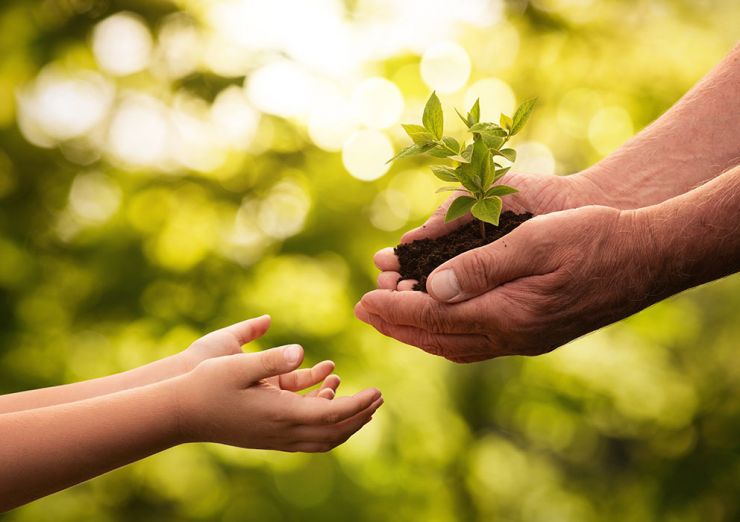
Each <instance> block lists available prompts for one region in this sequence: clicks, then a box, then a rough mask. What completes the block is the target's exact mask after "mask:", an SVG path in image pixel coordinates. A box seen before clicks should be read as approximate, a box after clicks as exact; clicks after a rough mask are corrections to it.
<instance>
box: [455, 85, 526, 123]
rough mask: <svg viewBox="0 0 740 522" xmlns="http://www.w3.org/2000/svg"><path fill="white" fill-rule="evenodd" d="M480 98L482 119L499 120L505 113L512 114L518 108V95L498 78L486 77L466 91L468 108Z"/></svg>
mask: <svg viewBox="0 0 740 522" xmlns="http://www.w3.org/2000/svg"><path fill="white" fill-rule="evenodd" d="M476 98H480V110H481V112H480V115H481V116H480V117H481V121H495V122H497V121H498V120H499V116H500V115H501V113H502V112H503V113H504V114H508V115H509V116H511V115H512V113H513V112H514V110H516V97H515V96H514V91H512V90H511V87H509V85H508V84H507V83H506V82H504V81H503V80H499V79H498V78H484V79H482V80H478V81H477V82H475V83H474V84H473V85H471V86H470V87H468V89H467V90H466V91H465V108H466V110H467V109H468V108H469V107H471V106H472V105H473V103H475V100H476Z"/></svg>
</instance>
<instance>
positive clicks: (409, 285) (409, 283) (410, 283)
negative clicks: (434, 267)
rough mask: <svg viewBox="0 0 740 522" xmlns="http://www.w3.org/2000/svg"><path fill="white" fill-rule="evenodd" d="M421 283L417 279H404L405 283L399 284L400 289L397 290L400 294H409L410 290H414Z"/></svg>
mask: <svg viewBox="0 0 740 522" xmlns="http://www.w3.org/2000/svg"><path fill="white" fill-rule="evenodd" d="M418 282H419V281H417V280H416V279H404V280H403V281H399V282H398V287H397V288H396V289H397V290H398V291H399V292H407V291H409V290H413V289H414V285H416V284H417V283H418Z"/></svg>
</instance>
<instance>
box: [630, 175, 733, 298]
mask: <svg viewBox="0 0 740 522" xmlns="http://www.w3.org/2000/svg"><path fill="white" fill-rule="evenodd" d="M633 213H634V217H635V220H636V222H637V223H639V224H640V225H638V227H637V230H638V233H641V234H644V235H645V236H646V237H648V238H650V240H651V242H652V245H653V252H654V254H653V255H654V258H655V263H653V268H654V274H656V285H657V287H656V288H655V291H656V292H657V293H661V294H663V296H667V295H671V294H674V293H677V292H680V291H682V290H685V289H687V288H691V287H693V286H696V285H700V284H702V283H706V282H708V281H712V280H714V279H719V278H721V277H724V276H726V275H729V274H732V273H735V272H737V271H740V165H739V166H736V167H734V168H733V169H731V170H729V171H727V172H725V173H724V174H722V175H720V176H719V177H717V178H715V179H713V180H711V181H709V182H707V183H706V184H704V185H702V186H701V187H698V188H696V189H694V190H692V191H690V192H687V193H686V194H683V195H681V196H678V197H675V198H673V199H670V200H668V201H665V202H664V203H661V204H659V205H653V206H650V207H646V208H643V209H639V210H636V211H633Z"/></svg>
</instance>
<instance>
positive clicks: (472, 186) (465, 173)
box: [455, 163, 483, 194]
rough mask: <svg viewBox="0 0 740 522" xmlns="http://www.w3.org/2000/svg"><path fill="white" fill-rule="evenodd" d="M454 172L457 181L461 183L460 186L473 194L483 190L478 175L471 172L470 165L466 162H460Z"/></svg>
mask: <svg viewBox="0 0 740 522" xmlns="http://www.w3.org/2000/svg"><path fill="white" fill-rule="evenodd" d="M455 174H456V175H457V179H458V181H459V182H460V183H462V186H463V187H465V188H466V189H468V190H469V191H470V192H472V193H473V194H476V193H481V192H483V189H482V187H481V186H480V180H479V179H478V176H477V175H476V174H473V173H472V171H471V170H470V166H469V165H468V164H467V163H461V164H460V166H459V167H457V168H456V169H455Z"/></svg>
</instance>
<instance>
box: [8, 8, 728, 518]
mask: <svg viewBox="0 0 740 522" xmlns="http://www.w3.org/2000/svg"><path fill="white" fill-rule="evenodd" d="M265 1H267V0H265ZM212 3H213V2H193V1H184V0H183V1H176V2H162V1H155V0H151V1H148V2H143V1H138V0H110V1H106V0H58V1H51V0H45V1H39V0H33V1H31V0H5V1H4V2H3V3H2V5H0V50H1V51H2V52H1V53H0V393H9V392H14V391H19V390H24V389H29V388H37V387H42V386H48V385H53V384H59V383H63V382H72V381H75V380H80V379H87V378H93V377H97V376H101V375H105V374H109V373H113V372H117V371H122V370H125V369H128V368H131V367H134V366H136V365H139V364H144V363H146V362H148V361H151V360H154V359H156V358H159V357H162V356H165V355H168V354H172V353H176V352H177V351H179V350H181V349H184V348H185V347H186V346H187V345H188V344H189V343H190V342H191V341H192V340H194V339H195V338H197V337H198V336H199V335H201V334H202V333H205V332H207V331H210V330H212V329H215V328H217V327H220V326H223V325H225V324H228V323H230V322H234V321H237V320H240V319H243V318H246V317H250V316H254V315H259V314H262V313H270V314H272V316H273V318H274V322H273V327H272V329H271V331H270V332H269V334H268V335H267V336H266V337H265V338H264V340H262V341H260V342H259V343H256V344H255V345H254V346H250V347H248V349H257V348H259V347H267V346H271V345H277V344H282V343H286V342H300V343H302V344H303V345H304V346H305V348H306V351H307V358H308V359H309V361H317V360H321V359H324V358H331V359H333V360H334V361H336V362H337V365H338V370H339V373H340V374H341V375H342V377H343V385H342V386H343V391H344V392H351V391H356V390H359V389H361V388H364V387H367V386H377V387H379V388H380V389H381V390H382V391H383V392H384V394H385V397H386V405H385V406H384V407H383V409H382V411H381V413H379V414H378V415H376V418H375V419H374V421H373V423H371V424H370V425H368V426H367V427H366V428H365V429H364V430H363V431H362V432H361V433H360V434H358V435H357V436H355V437H354V438H353V439H351V440H350V441H349V442H348V443H347V444H345V445H344V446H342V447H340V448H338V449H337V450H335V451H333V452H331V453H329V454H320V455H295V454H278V453H266V452H257V451H247V450H237V449H233V448H228V447H219V446H215V445H203V444H193V445H187V446H182V447H178V448H174V449H171V450H169V451H166V452H164V453H162V454H159V455H156V456H154V457H151V458H149V459H146V460H144V461H142V462H139V463H136V464H134V465H131V466H128V467H126V468H124V469H120V470H117V471H114V472H112V473H109V474H107V475H105V476H103V477H100V478H97V479H95V480H92V481H90V482H88V483H85V484H82V485H79V486H77V487H74V488H71V489H69V490H67V491H64V492H61V493H58V494H56V495H52V496H51V497H48V498H45V499H42V500H40V501H37V502H35V503H33V504H31V505H28V506H26V507H23V508H20V509H18V510H16V511H13V512H11V513H9V514H6V515H0V519H2V520H8V521H18V522H21V521H28V522H43V521H47V520H48V521H54V522H63V521H79V520H96V521H129V520H141V521H148V520H152V521H155V520H156V521H161V520H224V521H251V520H255V521H256V520H260V521H273V520H275V521H277V520H327V521H328V520H338V521H339V520H349V519H351V520H355V521H357V522H360V521H377V520H399V521H402V520H425V521H454V520H506V521H509V520H511V521H518V520H526V521H543V520H547V521H569V522H575V521H591V520H594V521H595V520H600V521H606V520H614V521H620V522H623V521H655V520H664V521H675V522H679V521H681V522H683V521H686V522H689V521H702V522H711V521H730V520H738V518H739V517H740V501H739V500H738V499H739V497H738V495H737V491H738V487H739V486H740V454H739V453H738V451H739V450H740V442H739V441H740V438H739V437H738V434H740V401H739V400H738V399H739V398H740V371H739V370H738V368H740V365H738V363H737V361H738V354H737V351H738V347H739V345H740V312H739V310H740V297H739V296H740V280H738V278H737V276H734V277H730V278H728V279H726V280H723V281H719V282H715V283H712V284H710V285H706V286H705V287H703V288H700V289H695V290H692V291H690V292H686V293H684V294H682V295H680V296H677V297H674V298H672V299H669V300H667V301H665V302H662V303H660V304H658V305H656V306H653V307H652V308H650V309H648V310H646V311H644V312H642V313H640V314H638V315H636V316H634V317H631V318H629V319H627V320H625V321H622V322H621V323H619V324H617V325H614V326H611V327H609V328H606V329H604V330H602V331H599V332H596V333H594V334H591V335H589V336H587V337H585V338H583V339H579V340H577V341H575V342H573V343H571V344H570V345H568V346H567V347H565V348H561V349H559V350H557V351H556V352H554V353H552V354H549V355H545V356H541V357H537V358H531V359H525V358H505V359H501V360H494V361H489V362H486V363H481V364H475V365H469V366H460V365H454V364H452V363H449V362H447V361H445V360H441V359H436V358H433V357H431V356H429V355H427V354H425V353H423V352H421V351H418V350H416V349H413V348H409V347H407V346H404V345H401V344H400V343H397V342H395V341H393V340H390V339H387V338H384V337H383V336H382V335H380V334H379V333H377V332H375V331H374V330H372V329H371V328H369V327H368V326H366V325H364V324H362V323H360V322H359V321H357V320H356V319H354V317H353V314H352V306H353V304H354V303H355V302H356V301H357V300H358V299H359V297H360V296H361V295H362V293H363V292H365V291H367V290H369V289H371V288H373V287H374V279H375V275H376V272H375V269H374V268H373V266H372V262H371V259H372V254H373V252H374V251H376V250H377V249H378V248H381V247H383V246H387V245H392V244H394V243H395V242H396V241H397V239H398V237H399V235H400V233H401V232H402V230H405V229H407V228H409V227H412V226H416V225H417V224H419V223H420V222H421V221H422V220H423V218H424V217H425V216H426V215H428V213H429V212H431V211H432V210H433V209H434V207H435V205H436V204H437V203H438V201H439V200H438V199H434V198H433V197H432V196H430V194H432V193H433V189H434V188H435V187H436V185H437V183H436V180H433V179H431V176H430V175H429V174H426V173H425V172H424V171H423V170H419V169H420V168H421V167H423V164H422V163H418V164H414V163H413V161H409V162H406V163H405V164H400V165H395V166H393V167H392V169H391V170H390V171H389V172H388V173H387V174H385V175H384V176H382V177H380V178H379V179H377V180H375V181H371V182H366V181H360V180H358V179H355V178H354V177H352V176H351V175H350V174H349V173H348V172H347V170H346V169H345V167H344V166H343V163H342V156H341V153H338V152H328V151H325V150H322V149H321V148H319V147H317V146H316V145H315V144H314V143H312V140H311V138H310V136H309V134H308V133H307V131H306V127H305V125H304V123H303V122H301V121H300V120H299V119H294V118H287V119H284V118H279V117H276V116H270V115H266V114H263V115H262V116H261V119H260V122H259V127H258V129H257V132H256V135H255V137H254V142H255V143H256V144H257V145H254V146H250V147H248V148H246V150H239V149H233V150H229V151H228V154H227V157H226V159H225V160H224V161H222V162H221V163H219V164H218V165H216V166H214V167H213V168H212V169H208V168H205V169H200V170H196V169H189V168H186V167H183V166H179V167H175V168H168V169H159V168H156V167H149V168H147V167H137V168H132V167H131V166H130V165H125V164H122V163H121V162H120V161H117V160H115V159H114V158H111V157H110V155H108V154H106V153H105V152H103V153H102V154H98V153H97V150H98V149H99V148H100V147H99V146H98V145H99V142H96V141H95V140H88V141H86V140H85V139H80V138H75V139H73V140H56V141H55V142H53V143H47V144H46V145H47V146H46V147H38V146H35V145H33V144H31V143H29V140H28V139H27V136H24V133H22V132H21V131H20V130H19V126H18V122H17V120H18V119H19V116H20V115H21V113H20V111H19V106H18V103H17V96H18V95H19V93H20V92H22V91H23V89H25V88H26V86H27V85H29V82H33V81H34V78H36V77H37V75H38V74H39V73H40V71H42V69H44V67H46V66H48V65H49V64H55V66H56V67H61V68H62V69H64V70H66V71H78V70H95V69H96V68H97V67H98V66H97V65H96V61H95V58H94V55H93V53H92V50H91V44H90V35H91V32H92V30H93V28H94V27H95V25H96V24H97V23H98V22H100V21H101V20H103V19H105V18H106V17H108V16H110V15H112V14H114V13H116V12H119V11H123V10H126V11H129V12H132V13H136V14H138V15H139V16H140V17H142V20H145V22H146V24H147V25H148V26H149V28H150V30H151V32H152V34H153V35H154V37H155V40H156V38H157V34H158V31H159V30H160V28H161V27H162V26H163V24H165V23H166V21H167V20H171V18H168V17H171V16H172V15H173V14H177V13H178V12H181V13H184V14H186V15H188V16H189V17H190V20H192V22H193V23H194V24H195V27H198V28H200V27H202V24H203V19H204V15H203V13H204V11H205V10H206V9H207V6H208V5H210V4H212ZM378 3H379V4H381V3H382V2H378ZM360 4H372V2H360V1H347V2H346V3H345V5H344V9H345V10H346V11H345V16H346V18H347V20H351V21H352V23H359V22H362V17H363V16H370V15H368V14H367V13H368V12H371V13H372V10H368V9H360V8H359V7H358V6H360ZM401 4H404V2H398V3H397V5H401ZM384 5H385V6H386V8H388V9H389V8H390V6H391V5H392V3H385V4H384ZM434 5H436V4H433V3H430V9H433V8H434ZM317 8H318V7H317ZM459 8H460V9H464V8H465V5H464V3H460V7H459ZM503 8H504V9H503V12H502V16H503V18H502V19H501V20H499V21H498V22H495V23H494V22H492V23H491V24H490V25H488V26H486V25H483V26H481V25H472V24H468V25H466V24H464V23H460V24H458V25H457V26H456V27H455V31H454V38H453V39H454V40H456V41H457V42H458V43H459V44H460V45H462V46H463V47H464V48H465V49H466V50H467V52H468V54H469V56H470V58H471V61H472V72H471V76H470V79H469V81H468V84H470V83H472V82H474V81H476V80H478V79H481V78H486V77H496V78H500V79H502V80H504V81H505V82H507V83H508V84H509V85H510V86H511V88H512V90H513V92H514V93H515V95H516V97H517V99H518V100H523V99H525V98H527V97H530V96H534V95H536V96H539V98H540V104H539V107H538V109H537V111H536V113H535V116H534V118H533V120H532V122H531V124H530V125H529V126H528V128H527V130H526V131H525V133H524V136H523V137H522V138H519V139H520V140H522V141H523V140H529V141H530V142H531V141H536V142H539V143H541V144H544V145H546V146H547V147H548V148H549V150H550V151H551V152H552V156H553V157H554V159H555V171H556V172H557V173H558V174H568V173H572V172H576V171H578V170H579V169H582V168H584V167H586V166H588V165H590V164H591V163H593V162H595V161H598V160H599V159H600V158H601V157H602V156H603V155H604V154H605V153H607V152H608V150H609V149H613V148H614V147H615V146H616V142H618V141H619V140H621V139H623V138H624V136H623V134H625V133H628V132H631V131H633V130H634V131H637V130H639V129H640V128H642V127H643V126H645V125H646V124H648V123H649V122H650V121H652V120H653V119H654V118H655V117H657V116H658V115H659V114H661V113H662V112H663V111H665V110H666V109H667V108H668V107H670V106H671V105H672V104H673V103H674V102H675V101H676V100H677V99H678V98H679V97H680V96H681V95H682V94H683V93H684V92H686V90H687V89H689V88H690V87H691V85H693V84H694V83H695V82H696V81H697V80H698V79H699V78H700V77H701V76H702V75H703V74H705V73H706V72H707V71H708V70H709V69H710V68H711V67H712V66H713V65H714V64H715V63H716V62H718V61H719V60H720V59H721V58H722V57H723V56H724V55H725V54H726V53H727V52H728V51H729V50H730V49H731V48H732V46H733V45H734V44H735V40H736V38H737V36H738V28H739V27H740V7H738V4H737V2H735V1H732V0H702V1H696V0H673V1H668V0H660V1H596V0H592V1H589V0H538V1H536V2H532V3H531V4H527V2H525V1H518V2H509V3H506V4H505V5H504V6H503ZM286 16H287V17H289V16H290V12H288V13H286ZM451 23H452V22H451ZM350 27H352V26H351V25H350ZM407 30H408V31H415V30H419V28H418V27H414V26H412V25H409V27H408V29H407ZM512 34H513V36H512ZM512 42H514V44H516V45H517V48H518V51H517V52H515V53H514V54H512V51H511V49H510V48H509V47H510V46H511V45H512ZM217 50H218V51H219V52H222V53H224V54H227V53H228V52H229V49H228V48H226V47H224V48H223V49H217ZM504 55H507V56H508V57H509V58H508V59H506V60H503V59H500V57H501V56H504ZM512 58H513V59H512ZM273 59H275V58H274V56H263V57H260V63H266V62H269V61H270V60H273ZM419 61H420V56H419V54H418V52H414V51H412V50H411V51H410V50H404V51H399V52H398V53H396V54H395V55H393V56H389V57H387V59H384V60H382V61H374V62H372V63H367V64H365V65H364V69H363V72H364V74H365V75H366V76H368V77H369V76H384V77H386V78H388V79H390V80H391V81H393V82H394V83H396V85H397V86H398V87H399V88H400V90H401V92H402V94H403V96H404V98H405V100H406V103H407V113H408V114H419V112H418V110H417V108H418V107H420V106H421V104H423V102H424V99H425V97H426V96H427V95H428V92H429V90H430V89H429V87H428V86H427V85H425V84H424V83H423V81H422V79H421V76H420V74H419ZM101 74H102V75H103V76H104V77H106V78H107V81H108V82H110V84H111V85H113V86H114V88H115V89H116V90H117V92H122V91H123V90H125V89H134V90H139V91H142V92H147V93H149V94H150V95H152V96H153V97H155V98H156V99H158V100H161V101H162V102H163V103H164V104H165V105H169V104H171V103H174V102H173V100H174V99H175V98H176V95H186V96H189V97H190V98H199V99H202V100H203V101H204V103H205V104H210V103H211V102H212V101H213V99H214V97H215V96H216V95H217V94H218V93H219V92H220V91H221V90H223V89H225V88H226V87H227V86H229V85H238V86H241V85H242V84H243V82H244V77H245V75H246V76H247V78H248V77H249V72H247V73H246V74H238V75H235V76H228V75H224V74H218V73H215V72H213V71H212V70H209V69H208V67H205V66H201V67H197V68H196V69H195V70H193V71H190V72H189V73H188V74H187V75H186V76H184V77H179V78H172V77H167V76H166V75H161V74H157V72H156V71H155V70H154V69H153V68H149V69H147V70H144V71H141V72H138V73H136V74H133V75H127V76H123V77H112V76H110V77H109V76H107V73H105V72H102V73H101ZM295 88H296V89H301V88H302V86H301V85H296V86H295ZM462 92H464V89H462V90H461V91H460V93H462ZM460 93H453V94H451V95H443V96H442V100H443V104H445V106H446V107H447V108H449V107H450V105H452V104H457V105H458V106H460V104H461V100H462V94H460ZM604 108H607V109H608V110H607V111H606V112H603V111H602V112H601V116H599V115H598V114H599V111H600V110H602V109H604ZM620 111H621V112H620ZM615 114H617V116H618V117H619V118H618V120H619V121H618V122H617V123H618V125H617V129H616V130H615V131H614V132H613V133H612V134H610V132H611V131H610V127H609V125H608V124H609V120H608V117H609V116H610V115H612V116H614V115H615ZM625 114H626V115H627V118H626V120H625V116H624V115H625ZM595 118H596V121H595ZM599 118H600V120H599ZM602 120H605V121H606V123H604V121H602ZM711 124H712V122H707V125H711ZM397 128H398V125H394V126H393V127H392V128H390V129H388V130H387V131H385V132H386V133H388V134H389V135H390V137H391V138H392V139H393V142H394V144H395V145H396V146H400V145H401V143H402V142H403V138H402V136H400V135H399V134H398V132H397ZM605 129H606V130H605ZM620 132H621V133H622V134H620ZM515 145H516V144H515ZM75 180H78V181H77V182H76V181H75ZM79 180H82V181H79ZM74 183H78V188H77V189H76V190H75V189H74V185H73V184H74ZM80 187H81V188H80ZM389 189H390V191H388V190H389ZM75 194H76V195H75ZM286 194H287V196H286ZM296 194H298V196H297V200H296V196H295V195H296ZM98 196H100V197H101V198H102V199H103V200H104V201H108V200H111V198H112V201H114V203H115V204H114V205H113V206H110V205H109V206H108V207H107V208H108V210H109V211H110V212H102V214H101V213H98V212H97V211H96V210H95V207H94V205H93V210H92V211H91V212H85V210H84V209H85V208H86V207H85V202H87V203H90V201H93V203H94V202H95V201H96V198H97V197H98ZM86 198H87V199H86ZM106 198H107V199H106ZM285 198H287V203H286V199H285ZM394 198H396V199H394ZM399 198H400V203H398V206H399V207H403V208H404V211H403V212H402V213H401V214H402V215H400V216H394V217H393V218H392V219H390V220H387V219H386V220H384V219H383V217H382V214H383V212H384V209H387V206H388V202H389V201H390V202H391V203H392V202H394V201H396V202H398V201H399ZM264 201H268V203H263V202H264ZM296 201H298V203H296ZM296 205H297V207H296ZM301 205H303V206H301ZM296 208H298V210H296ZM301 208H303V209H304V210H305V209H306V208H307V209H308V210H307V212H306V213H305V216H303V214H302V213H301V212H303V211H302V210H301ZM80 209H82V210H80ZM104 210H105V209H104ZM271 212H273V214H274V213H275V212H277V214H275V215H273V214H270V213H271ZM291 212H298V213H299V214H300V216H299V217H300V218H301V219H302V218H305V219H303V221H302V224H301V223H300V222H301V219H298V222H299V226H298V227H297V228H296V230H295V231H294V233H291V234H283V233H278V234H277V236H278V237H275V234H273V235H272V236H271V235H270V230H272V229H270V223H273V224H274V223H275V222H277V223H283V222H287V223H293V222H295V220H296V219H297V218H295V216H293V215H292V214H291ZM286 213H287V217H286V216H285V215H283V214H286ZM258 214H265V215H267V217H265V218H264V219H262V220H261V221H260V220H258V221H257V222H256V223H257V224H256V225H255V218H254V216H255V215H258ZM276 216H277V217H276ZM291 216H292V217H291ZM281 220H283V221H281ZM286 220H287V221H286ZM291 220H292V221H291ZM235 223H237V224H239V223H241V224H242V225H241V226H242V229H239V230H241V232H240V233H242V234H243V235H242V236H240V237H241V239H239V238H237V239H236V240H235V239H234V237H232V236H229V233H228V232H227V231H231V230H235ZM260 227H262V229H260ZM379 227H380V228H379ZM236 228H238V227H236ZM265 229H267V230H265ZM245 230H246V232H245ZM284 235H287V236H288V237H281V236H284ZM501 313H506V311H505V310H502V311H501Z"/></svg>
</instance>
